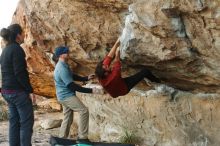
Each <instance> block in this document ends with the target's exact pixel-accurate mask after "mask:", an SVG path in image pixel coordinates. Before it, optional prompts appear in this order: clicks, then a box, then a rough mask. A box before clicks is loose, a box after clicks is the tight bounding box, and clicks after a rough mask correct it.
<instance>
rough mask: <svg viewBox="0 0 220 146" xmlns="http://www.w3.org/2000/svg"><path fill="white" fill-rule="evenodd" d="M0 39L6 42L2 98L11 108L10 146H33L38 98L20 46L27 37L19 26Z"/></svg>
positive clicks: (6, 32) (2, 33) (4, 30)
mask: <svg viewBox="0 0 220 146" xmlns="http://www.w3.org/2000/svg"><path fill="white" fill-rule="evenodd" d="M0 36H1V37H2V38H3V40H4V41H5V42H6V46H5V47H4V48H3V51H2V54H1V72H2V90H1V93H2V96H3V98H4V99H5V100H6V101H7V103H8V106H9V144H10V146H31V137H32V133H33V124H34V113H33V106H32V101H35V96H34V95H33V94H32V93H33V89H32V87H31V84H30V80H29V75H28V71H27V64H26V60H25V52H24V50H23V48H22V47H21V46H20V44H22V43H23V42H24V33H23V31H22V28H21V26H20V25H19V24H12V25H10V26H9V27H8V28H3V29H2V30H1V32H0Z"/></svg>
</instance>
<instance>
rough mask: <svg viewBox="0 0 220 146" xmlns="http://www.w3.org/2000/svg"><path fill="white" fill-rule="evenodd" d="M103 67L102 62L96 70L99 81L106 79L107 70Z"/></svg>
mask: <svg viewBox="0 0 220 146" xmlns="http://www.w3.org/2000/svg"><path fill="white" fill-rule="evenodd" d="M102 66H103V61H100V62H99V63H98V64H97V66H96V69H95V74H96V76H97V77H98V78H99V79H103V78H105V69H104V68H103V67H102Z"/></svg>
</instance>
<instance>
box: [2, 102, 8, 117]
mask: <svg viewBox="0 0 220 146" xmlns="http://www.w3.org/2000/svg"><path fill="white" fill-rule="evenodd" d="M7 119H8V110H7V105H6V102H5V101H4V100H3V99H0V121H5V120H7Z"/></svg>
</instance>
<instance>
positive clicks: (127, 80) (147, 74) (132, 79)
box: [124, 69, 160, 91]
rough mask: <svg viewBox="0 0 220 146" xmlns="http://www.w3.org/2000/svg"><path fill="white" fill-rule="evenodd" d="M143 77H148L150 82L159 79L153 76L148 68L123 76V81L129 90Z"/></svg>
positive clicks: (158, 80) (157, 81) (158, 81)
mask: <svg viewBox="0 0 220 146" xmlns="http://www.w3.org/2000/svg"><path fill="white" fill-rule="evenodd" d="M144 78H148V79H149V80H150V81H151V82H156V83H160V79H158V78H157V77H155V76H154V75H153V74H152V73H151V71H150V70H148V69H142V70H141V71H140V72H138V73H136V74H134V75H133V76H130V77H127V78H124V80H125V83H126V85H127V87H128V90H129V91H130V90H131V89H132V88H133V87H134V86H135V85H137V84H138V83H139V82H140V81H141V80H143V79H144Z"/></svg>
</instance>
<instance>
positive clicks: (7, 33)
mask: <svg viewBox="0 0 220 146" xmlns="http://www.w3.org/2000/svg"><path fill="white" fill-rule="evenodd" d="M18 34H22V28H21V26H20V25H19V24H12V25H10V26H8V28H2V29H1V32H0V36H1V37H2V38H3V39H4V40H5V41H6V42H7V44H10V43H13V42H15V41H16V37H17V35H18Z"/></svg>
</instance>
